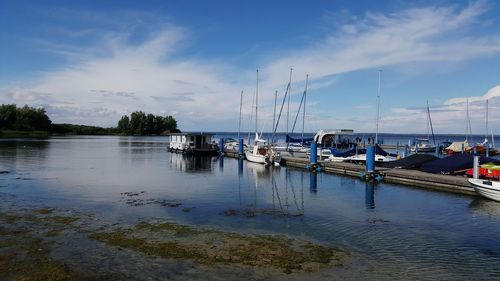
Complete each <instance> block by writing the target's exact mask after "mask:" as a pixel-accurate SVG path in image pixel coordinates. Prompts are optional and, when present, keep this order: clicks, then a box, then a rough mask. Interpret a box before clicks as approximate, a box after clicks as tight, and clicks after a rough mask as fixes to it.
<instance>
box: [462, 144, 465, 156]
mask: <svg viewBox="0 0 500 281" xmlns="http://www.w3.org/2000/svg"><path fill="white" fill-rule="evenodd" d="M464 152H465V144H463V143H462V154H464Z"/></svg>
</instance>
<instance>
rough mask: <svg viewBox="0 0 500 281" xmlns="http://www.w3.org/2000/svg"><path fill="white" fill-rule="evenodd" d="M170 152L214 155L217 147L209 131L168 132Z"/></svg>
mask: <svg viewBox="0 0 500 281" xmlns="http://www.w3.org/2000/svg"><path fill="white" fill-rule="evenodd" d="M169 138H170V144H169V151H170V152H178V153H188V154H196V155H216V154H217V153H219V147H218V146H217V144H216V143H215V141H214V140H213V134H210V133H176V134H170V135H169Z"/></svg>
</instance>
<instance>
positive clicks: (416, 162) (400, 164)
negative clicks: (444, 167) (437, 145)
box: [381, 154, 438, 169]
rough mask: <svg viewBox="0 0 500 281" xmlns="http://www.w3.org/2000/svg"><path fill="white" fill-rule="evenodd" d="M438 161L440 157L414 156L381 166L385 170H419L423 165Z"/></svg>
mask: <svg viewBox="0 0 500 281" xmlns="http://www.w3.org/2000/svg"><path fill="white" fill-rule="evenodd" d="M436 159H438V157H436V156H434V155H432V154H413V155H410V156H408V157H405V158H402V159H399V160H396V161H391V162H386V163H382V164H381V166H382V167H385V168H401V169H418V168H420V167H421V166H422V165H423V164H425V163H427V162H430V161H433V160H436Z"/></svg>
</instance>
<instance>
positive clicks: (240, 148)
mask: <svg viewBox="0 0 500 281" xmlns="http://www.w3.org/2000/svg"><path fill="white" fill-rule="evenodd" d="M239 142H240V144H239V146H238V155H239V156H240V158H241V157H243V156H244V154H245V152H244V151H243V147H244V146H243V139H239Z"/></svg>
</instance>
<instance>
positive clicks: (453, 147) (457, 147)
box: [446, 141, 470, 152]
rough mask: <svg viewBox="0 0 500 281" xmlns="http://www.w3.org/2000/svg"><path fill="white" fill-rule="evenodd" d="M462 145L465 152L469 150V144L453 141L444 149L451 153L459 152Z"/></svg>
mask: <svg viewBox="0 0 500 281" xmlns="http://www.w3.org/2000/svg"><path fill="white" fill-rule="evenodd" d="M462 145H463V147H464V149H465V150H468V149H470V146H469V143H468V142H467V141H454V142H452V143H451V144H450V146H448V147H447V148H446V150H451V151H453V152H461V151H462Z"/></svg>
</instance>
